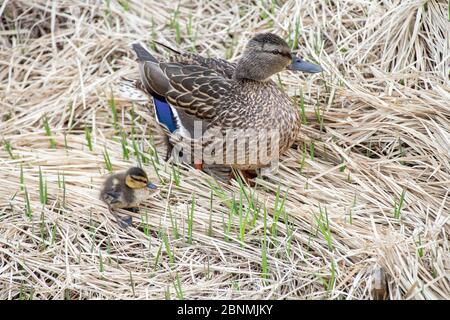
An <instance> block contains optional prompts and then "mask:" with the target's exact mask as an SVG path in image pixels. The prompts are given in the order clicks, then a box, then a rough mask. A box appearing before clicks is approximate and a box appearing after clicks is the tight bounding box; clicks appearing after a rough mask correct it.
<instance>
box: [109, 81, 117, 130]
mask: <svg viewBox="0 0 450 320" xmlns="http://www.w3.org/2000/svg"><path fill="white" fill-rule="evenodd" d="M108 104H109V107H110V108H111V112H112V115H113V125H114V128H116V129H117V127H118V124H117V122H118V117H117V107H116V100H115V99H114V95H113V93H112V90H111V97H110V98H109V100H108Z"/></svg>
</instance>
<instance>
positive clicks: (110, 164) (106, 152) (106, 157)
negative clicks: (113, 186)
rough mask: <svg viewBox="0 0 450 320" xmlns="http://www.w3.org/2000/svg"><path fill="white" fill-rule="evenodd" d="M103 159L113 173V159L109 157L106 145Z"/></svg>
mask: <svg viewBox="0 0 450 320" xmlns="http://www.w3.org/2000/svg"><path fill="white" fill-rule="evenodd" d="M103 160H104V161H105V166H106V169H107V170H108V171H109V172H110V173H112V171H113V167H112V163H111V159H110V158H109V153H108V150H107V149H106V147H105V150H104V151H103Z"/></svg>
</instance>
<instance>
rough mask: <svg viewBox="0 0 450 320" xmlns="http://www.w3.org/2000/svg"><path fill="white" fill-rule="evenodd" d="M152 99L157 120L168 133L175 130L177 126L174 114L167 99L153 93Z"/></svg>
mask: <svg viewBox="0 0 450 320" xmlns="http://www.w3.org/2000/svg"><path fill="white" fill-rule="evenodd" d="M153 101H154V103H155V109H156V117H157V118H158V121H159V122H160V123H161V124H162V125H164V126H165V127H166V128H167V129H168V130H169V132H170V133H173V132H175V130H177V129H178V128H177V125H176V122H175V116H174V114H173V112H172V109H171V108H170V105H169V103H168V102H167V100H166V99H165V98H164V97H162V96H159V95H153Z"/></svg>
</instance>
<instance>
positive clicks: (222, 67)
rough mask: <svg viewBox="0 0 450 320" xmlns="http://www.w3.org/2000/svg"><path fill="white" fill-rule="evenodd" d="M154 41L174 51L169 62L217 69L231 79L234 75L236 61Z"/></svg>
mask: <svg viewBox="0 0 450 320" xmlns="http://www.w3.org/2000/svg"><path fill="white" fill-rule="evenodd" d="M154 42H155V43H156V44H157V45H160V46H162V47H164V48H166V49H168V50H170V51H171V52H172V53H173V54H172V55H171V56H170V57H169V62H172V63H181V64H185V65H197V66H202V67H206V68H208V69H211V70H214V71H216V72H217V73H218V74H220V75H221V76H223V77H225V78H227V79H231V78H232V77H233V73H234V70H235V69H236V63H234V62H229V61H227V60H224V59H220V58H206V57H203V56H201V55H198V54H195V53H191V52H181V51H178V50H176V49H174V48H172V47H169V46H168V45H165V44H163V43H161V42H158V41H154Z"/></svg>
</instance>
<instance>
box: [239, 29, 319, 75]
mask: <svg viewBox="0 0 450 320" xmlns="http://www.w3.org/2000/svg"><path fill="white" fill-rule="evenodd" d="M286 69H288V70H292V71H304V72H309V73H316V72H321V71H322V68H321V67H320V66H318V65H315V64H312V63H309V62H307V61H304V60H302V59H301V58H298V57H297V56H296V55H295V54H293V53H292V52H291V49H290V48H289V46H288V44H287V43H286V41H284V40H283V39H281V38H280V37H279V36H277V35H275V34H273V33H260V34H257V35H256V36H254V37H253V38H252V39H250V41H249V42H248V44H247V46H246V47H245V50H244V53H243V55H242V57H241V59H240V60H239V62H238V64H237V66H236V69H235V72H234V77H235V79H250V80H256V81H266V80H267V79H269V78H270V77H271V76H272V75H274V74H275V73H277V72H280V71H283V70H286Z"/></svg>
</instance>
